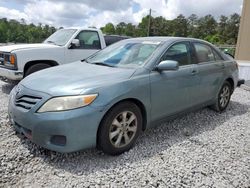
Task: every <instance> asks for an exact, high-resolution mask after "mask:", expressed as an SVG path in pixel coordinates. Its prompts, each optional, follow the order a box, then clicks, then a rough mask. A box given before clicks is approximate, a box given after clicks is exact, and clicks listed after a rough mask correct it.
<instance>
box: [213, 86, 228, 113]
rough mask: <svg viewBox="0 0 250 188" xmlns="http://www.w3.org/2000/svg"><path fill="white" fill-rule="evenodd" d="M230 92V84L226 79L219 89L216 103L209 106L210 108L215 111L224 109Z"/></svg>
mask: <svg viewBox="0 0 250 188" xmlns="http://www.w3.org/2000/svg"><path fill="white" fill-rule="evenodd" d="M231 94H232V86H231V84H230V83H229V82H228V81H225V82H224V83H223V85H222V87H221V89H220V91H219V94H218V96H217V100H216V103H215V104H214V105H213V106H211V107H212V109H214V110H215V111H217V112H222V111H224V110H225V109H226V108H227V106H228V104H229V101H230V98H231Z"/></svg>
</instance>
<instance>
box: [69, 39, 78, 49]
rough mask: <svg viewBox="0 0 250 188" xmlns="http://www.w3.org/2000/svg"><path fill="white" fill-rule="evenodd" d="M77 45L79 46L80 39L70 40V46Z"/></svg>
mask: <svg viewBox="0 0 250 188" xmlns="http://www.w3.org/2000/svg"><path fill="white" fill-rule="evenodd" d="M79 46H80V41H79V39H73V40H72V41H71V45H70V48H72V47H79Z"/></svg>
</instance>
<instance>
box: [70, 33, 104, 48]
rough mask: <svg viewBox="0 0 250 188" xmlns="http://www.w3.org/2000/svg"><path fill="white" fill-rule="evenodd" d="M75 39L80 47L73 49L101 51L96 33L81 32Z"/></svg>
mask: <svg viewBox="0 0 250 188" xmlns="http://www.w3.org/2000/svg"><path fill="white" fill-rule="evenodd" d="M76 39H78V40H79V41H80V46H79V47H75V48H74V49H101V43H100V39H99V36H98V33H97V32H96V31H81V32H80V33H79V34H78V35H77V36H76Z"/></svg>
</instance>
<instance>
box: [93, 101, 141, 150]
mask: <svg viewBox="0 0 250 188" xmlns="http://www.w3.org/2000/svg"><path fill="white" fill-rule="evenodd" d="M141 130H142V115H141V111H140V109H139V108H138V106H137V105H135V104H134V103H132V102H123V103H120V104H118V105H116V106H114V107H113V108H112V109H111V110H110V111H109V112H108V113H107V114H106V115H105V117H104V119H103V121H102V123H101V125H100V128H99V131H98V139H97V140H98V147H99V148H100V149H101V150H103V152H104V153H107V154H110V155H118V154H121V153H123V152H125V151H128V150H129V149H130V148H132V147H133V145H134V143H135V141H136V139H137V137H138V136H139V133H140V132H141Z"/></svg>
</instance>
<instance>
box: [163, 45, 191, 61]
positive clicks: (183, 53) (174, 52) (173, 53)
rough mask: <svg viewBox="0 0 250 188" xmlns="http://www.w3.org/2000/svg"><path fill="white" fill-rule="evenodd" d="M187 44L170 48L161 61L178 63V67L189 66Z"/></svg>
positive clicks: (189, 52)
mask: <svg viewBox="0 0 250 188" xmlns="http://www.w3.org/2000/svg"><path fill="white" fill-rule="evenodd" d="M190 49H191V48H190V44H189V42H180V43H177V44H174V45H173V46H171V47H170V48H169V49H168V50H167V52H166V53H165V54H164V55H163V57H162V59H161V61H165V60H173V61H177V62H178V63H179V66H183V65H189V64H192V63H191V51H190Z"/></svg>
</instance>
